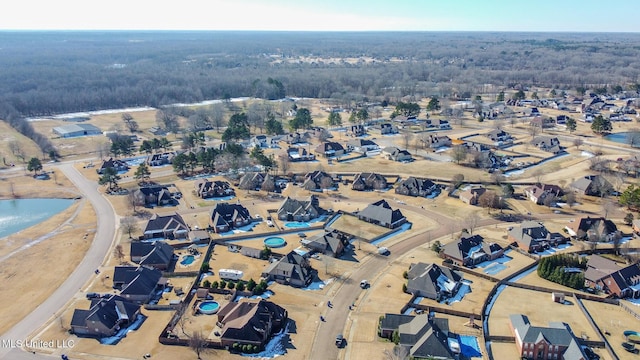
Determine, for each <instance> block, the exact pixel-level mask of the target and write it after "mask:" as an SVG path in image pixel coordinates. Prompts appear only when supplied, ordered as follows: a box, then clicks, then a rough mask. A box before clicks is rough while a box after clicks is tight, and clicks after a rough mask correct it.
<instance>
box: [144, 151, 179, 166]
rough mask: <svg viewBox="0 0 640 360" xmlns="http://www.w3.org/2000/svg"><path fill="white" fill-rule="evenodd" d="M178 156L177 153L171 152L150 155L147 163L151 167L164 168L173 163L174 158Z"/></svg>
mask: <svg viewBox="0 0 640 360" xmlns="http://www.w3.org/2000/svg"><path fill="white" fill-rule="evenodd" d="M175 156H176V153H175V151H169V152H164V153H158V154H150V155H148V156H147V159H146V160H145V163H146V164H147V165H149V166H163V165H168V164H171V163H172V162H173V158H174V157H175Z"/></svg>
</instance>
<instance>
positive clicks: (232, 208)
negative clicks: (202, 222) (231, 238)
mask: <svg viewBox="0 0 640 360" xmlns="http://www.w3.org/2000/svg"><path fill="white" fill-rule="evenodd" d="M209 221H210V222H209V224H210V225H211V227H212V228H213V231H214V232H215V233H221V232H227V231H229V230H231V229H234V228H238V227H241V226H245V225H249V224H250V223H251V215H250V214H249V210H247V208H246V207H244V206H242V205H241V204H239V203H238V204H229V203H218V204H216V206H215V207H214V208H213V209H212V210H211V216H210V217H209Z"/></svg>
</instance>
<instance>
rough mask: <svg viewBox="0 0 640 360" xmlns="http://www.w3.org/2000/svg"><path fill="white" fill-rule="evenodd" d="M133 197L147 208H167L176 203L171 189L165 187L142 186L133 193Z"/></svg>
mask: <svg viewBox="0 0 640 360" xmlns="http://www.w3.org/2000/svg"><path fill="white" fill-rule="evenodd" d="M133 196H134V197H135V198H136V201H137V202H138V204H144V206H145V207H154V206H167V205H173V204H174V203H175V202H176V200H175V199H174V198H173V196H172V195H171V192H170V191H169V188H167V187H166V186H163V185H150V186H142V187H140V188H139V189H137V190H135V191H134V192H133Z"/></svg>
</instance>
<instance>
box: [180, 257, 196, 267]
mask: <svg viewBox="0 0 640 360" xmlns="http://www.w3.org/2000/svg"><path fill="white" fill-rule="evenodd" d="M194 261H196V258H195V256H193V255H185V256H183V257H182V261H180V265H183V266H188V265H191V264H193V262H194Z"/></svg>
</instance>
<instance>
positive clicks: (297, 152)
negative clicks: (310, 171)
mask: <svg viewBox="0 0 640 360" xmlns="http://www.w3.org/2000/svg"><path fill="white" fill-rule="evenodd" d="M287 157H288V158H289V161H292V162H297V161H314V160H315V159H316V156H315V155H314V154H312V153H310V152H308V151H307V149H305V148H303V147H289V148H288V149H287Z"/></svg>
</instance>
